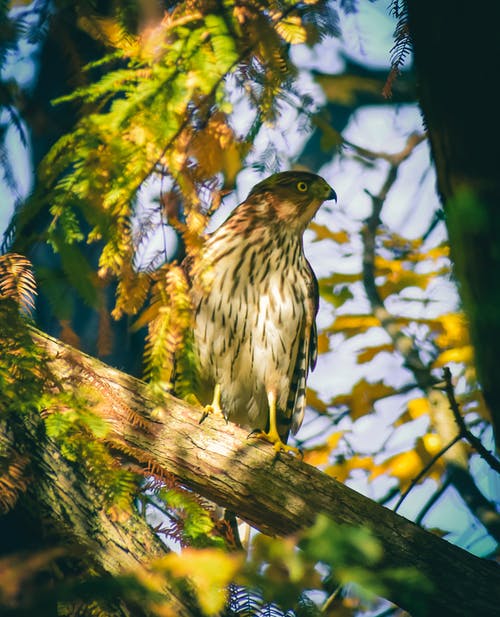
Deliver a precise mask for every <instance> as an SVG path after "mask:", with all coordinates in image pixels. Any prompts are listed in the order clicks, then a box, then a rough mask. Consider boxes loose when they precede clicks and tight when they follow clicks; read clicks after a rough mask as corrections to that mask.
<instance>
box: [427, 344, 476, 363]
mask: <svg viewBox="0 0 500 617" xmlns="http://www.w3.org/2000/svg"><path fill="white" fill-rule="evenodd" d="M473 359H474V348H473V347H472V345H464V346H463V347H455V348H454V349H447V350H446V351H443V353H441V354H439V356H438V357H437V358H436V360H435V361H434V362H433V366H434V367H435V368H438V367H440V366H446V365H447V364H449V363H450V362H464V363H470V362H472V361H473Z"/></svg>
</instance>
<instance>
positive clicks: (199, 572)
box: [155, 548, 244, 616]
mask: <svg viewBox="0 0 500 617" xmlns="http://www.w3.org/2000/svg"><path fill="white" fill-rule="evenodd" d="M243 561H244V557H243V556H242V555H239V554H235V553H226V552H224V551H222V550H219V549H214V548H206V549H191V548H186V549H184V550H183V551H182V553H180V554H177V553H169V554H168V555H166V556H165V557H163V558H162V559H160V560H158V561H156V562H155V567H156V569H158V570H160V571H167V572H169V573H170V574H171V575H172V576H174V577H175V578H186V579H188V580H189V581H190V583H191V584H192V585H193V588H194V591H195V593H196V598H197V600H198V602H199V605H200V607H201V609H202V611H203V612H204V613H205V614H206V615H209V616H210V615H216V614H217V613H219V611H221V610H222V609H223V608H224V606H225V604H226V601H227V593H228V592H227V586H228V584H229V583H230V582H231V581H232V580H233V579H234V576H235V574H236V572H237V571H238V570H239V569H240V567H241V566H242V564H243Z"/></svg>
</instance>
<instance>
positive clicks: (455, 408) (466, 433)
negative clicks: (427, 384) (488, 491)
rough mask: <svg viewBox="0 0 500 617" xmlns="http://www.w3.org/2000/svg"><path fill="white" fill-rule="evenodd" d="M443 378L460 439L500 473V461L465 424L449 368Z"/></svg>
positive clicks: (445, 370) (444, 370)
mask: <svg viewBox="0 0 500 617" xmlns="http://www.w3.org/2000/svg"><path fill="white" fill-rule="evenodd" d="M443 378H444V382H445V386H444V391H445V392H446V396H447V397H448V402H449V403H450V409H451V411H452V413H453V417H454V418H455V422H456V423H457V425H458V430H459V435H458V437H459V438H460V439H462V438H464V439H466V440H467V441H468V442H469V443H470V445H471V446H472V447H473V448H474V450H476V452H477V453H478V454H479V456H480V457H481V458H482V459H483V460H485V461H486V462H487V463H488V465H489V466H490V467H491V469H494V470H495V471H496V472H498V473H500V461H499V460H498V459H497V458H496V457H495V456H493V454H492V453H491V452H490V451H489V450H487V449H486V448H485V447H484V446H483V444H482V443H481V440H480V439H478V438H477V437H476V436H475V435H474V434H473V433H471V431H470V430H469V429H468V428H467V425H466V424H465V421H464V419H463V417H462V414H461V413H460V406H459V404H458V403H457V399H456V398H455V390H454V388H453V384H452V382H451V371H450V369H449V367H447V366H445V367H444V369H443Z"/></svg>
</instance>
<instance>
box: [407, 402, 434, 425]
mask: <svg viewBox="0 0 500 617" xmlns="http://www.w3.org/2000/svg"><path fill="white" fill-rule="evenodd" d="M429 411H430V405H429V401H428V400H427V399H426V398H424V397H420V398H414V399H412V400H411V401H410V402H409V403H408V413H409V415H410V418H411V419H412V420H415V419H416V418H420V416H425V415H426V414H428V413H429Z"/></svg>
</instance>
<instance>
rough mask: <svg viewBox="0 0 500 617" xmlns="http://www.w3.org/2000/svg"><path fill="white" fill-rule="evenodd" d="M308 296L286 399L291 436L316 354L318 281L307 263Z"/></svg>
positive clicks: (299, 418) (299, 421) (302, 409)
mask: <svg viewBox="0 0 500 617" xmlns="http://www.w3.org/2000/svg"><path fill="white" fill-rule="evenodd" d="M307 288H308V295H307V298H306V301H305V309H306V311H305V319H304V325H303V328H302V332H301V336H300V341H299V348H298V351H297V358H296V361H295V367H294V371H293V378H292V385H291V388H290V395H289V397H288V405H287V416H288V417H290V416H291V420H292V425H291V431H292V434H294V435H295V433H296V432H297V431H298V430H299V428H300V425H301V424H302V420H303V419H304V412H305V409H306V381H307V375H308V374H309V369H310V370H314V367H315V366H316V359H317V353H318V333H317V329H316V313H317V312H318V305H319V289H318V281H317V280H316V276H315V275H314V272H313V271H312V268H311V266H310V265H309V262H307Z"/></svg>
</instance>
